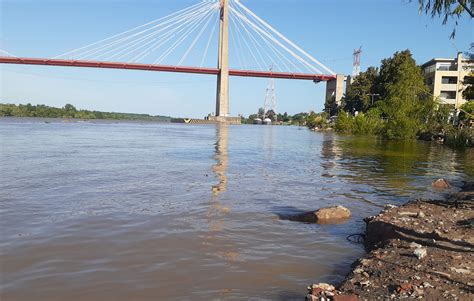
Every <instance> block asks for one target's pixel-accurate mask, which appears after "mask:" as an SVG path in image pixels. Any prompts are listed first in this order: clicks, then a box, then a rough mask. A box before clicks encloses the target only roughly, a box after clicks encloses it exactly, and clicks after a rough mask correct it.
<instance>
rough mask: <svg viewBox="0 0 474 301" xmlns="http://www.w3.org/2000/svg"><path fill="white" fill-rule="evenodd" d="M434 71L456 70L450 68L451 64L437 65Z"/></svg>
mask: <svg viewBox="0 0 474 301" xmlns="http://www.w3.org/2000/svg"><path fill="white" fill-rule="evenodd" d="M436 70H439V71H450V70H456V69H455V68H453V67H452V65H451V63H438V64H437V68H436Z"/></svg>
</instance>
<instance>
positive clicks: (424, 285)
mask: <svg viewBox="0 0 474 301" xmlns="http://www.w3.org/2000/svg"><path fill="white" fill-rule="evenodd" d="M423 287H424V288H434V286H432V285H431V284H430V283H429V282H423Z"/></svg>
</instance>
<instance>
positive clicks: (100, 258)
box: [0, 118, 474, 301]
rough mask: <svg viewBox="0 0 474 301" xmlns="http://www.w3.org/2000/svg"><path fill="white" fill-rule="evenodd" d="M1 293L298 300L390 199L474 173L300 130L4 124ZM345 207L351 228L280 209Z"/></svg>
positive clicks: (349, 253)
mask: <svg viewBox="0 0 474 301" xmlns="http://www.w3.org/2000/svg"><path fill="white" fill-rule="evenodd" d="M0 139H1V144H0V147H1V148H0V155H1V157H0V158H1V172H0V231H1V232H0V235H1V242H0V264H1V281H0V299H1V300H2V301H6V300H249V299H259V300H261V299H268V300H275V299H277V300H278V299H282V300H291V299H295V300H301V299H302V296H303V295H304V293H305V291H306V286H307V285H308V284H310V283H312V282H318V281H329V282H337V281H339V280H341V279H342V278H343V277H344V274H345V273H347V272H348V270H349V265H350V263H351V262H352V261H353V260H355V259H356V258H357V257H358V256H360V255H362V254H363V250H362V247H361V246H360V245H357V244H352V243H350V242H348V241H347V240H346V237H347V236H348V235H349V234H352V233H360V232H363V230H364V224H363V222H362V221H361V219H362V218H363V217H366V216H368V215H370V214H374V213H377V212H378V211H379V210H380V207H381V206H383V205H384V204H386V203H392V204H400V203H402V202H404V201H406V200H408V199H411V198H418V197H435V198H441V197H442V196H443V193H442V192H439V191H435V190H433V189H431V187H430V183H431V181H432V180H433V179H436V178H439V177H444V178H447V179H448V180H450V181H452V182H453V183H454V184H460V183H461V182H462V180H466V179H472V177H473V175H474V166H473V162H474V154H473V151H472V150H466V151H454V150H451V149H449V148H446V147H443V146H440V145H437V144H435V143H425V142H416V141H415V142H386V141H382V140H378V139H375V138H356V137H349V136H338V135H334V134H331V133H326V134H322V133H313V132H310V131H308V130H306V129H304V128H298V127H275V126H273V127H272V126H268V127H265V126H213V125H196V126H193V125H179V124H167V123H161V124H160V123H127V122H120V123H116V122H90V123H89V122H83V123H77V122H72V123H66V122H61V121H60V120H59V121H58V120H56V121H52V122H50V123H45V122H44V121H42V120H35V119H7V118H3V119H0ZM334 204H340V205H344V206H346V207H348V208H350V209H351V210H352V212H353V215H354V217H353V219H352V220H351V221H349V222H348V223H347V224H343V225H336V226H328V225H325V226H323V225H309V224H301V223H295V222H290V221H285V220H279V219H278V215H279V214H290V213H295V212H300V211H303V210H314V209H317V208H319V207H322V206H327V205H334Z"/></svg>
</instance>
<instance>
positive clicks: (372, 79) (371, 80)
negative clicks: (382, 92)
mask: <svg viewBox="0 0 474 301" xmlns="http://www.w3.org/2000/svg"><path fill="white" fill-rule="evenodd" d="M377 77H378V69H377V68H375V67H369V68H368V69H367V71H365V72H361V73H360V74H359V75H358V76H357V77H356V78H355V80H354V82H353V83H352V84H351V85H350V86H349V88H348V89H347V92H346V95H345V97H344V99H343V102H344V110H346V111H347V112H355V111H358V112H367V110H368V109H369V108H371V107H372V105H373V104H372V100H373V96H372V95H371V94H377V93H376V81H377Z"/></svg>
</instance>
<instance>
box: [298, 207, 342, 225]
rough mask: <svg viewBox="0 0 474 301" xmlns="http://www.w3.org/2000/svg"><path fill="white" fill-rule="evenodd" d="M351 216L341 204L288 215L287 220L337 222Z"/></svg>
mask: <svg viewBox="0 0 474 301" xmlns="http://www.w3.org/2000/svg"><path fill="white" fill-rule="evenodd" d="M350 217H351V211H350V210H349V209H347V208H346V207H343V206H333V207H326V208H321V209H318V210H316V211H310V212H306V213H303V214H298V215H294V216H291V217H289V220H292V221H299V222H305V223H318V224H339V223H342V222H345V221H347V220H348V219H349V218H350Z"/></svg>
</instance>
